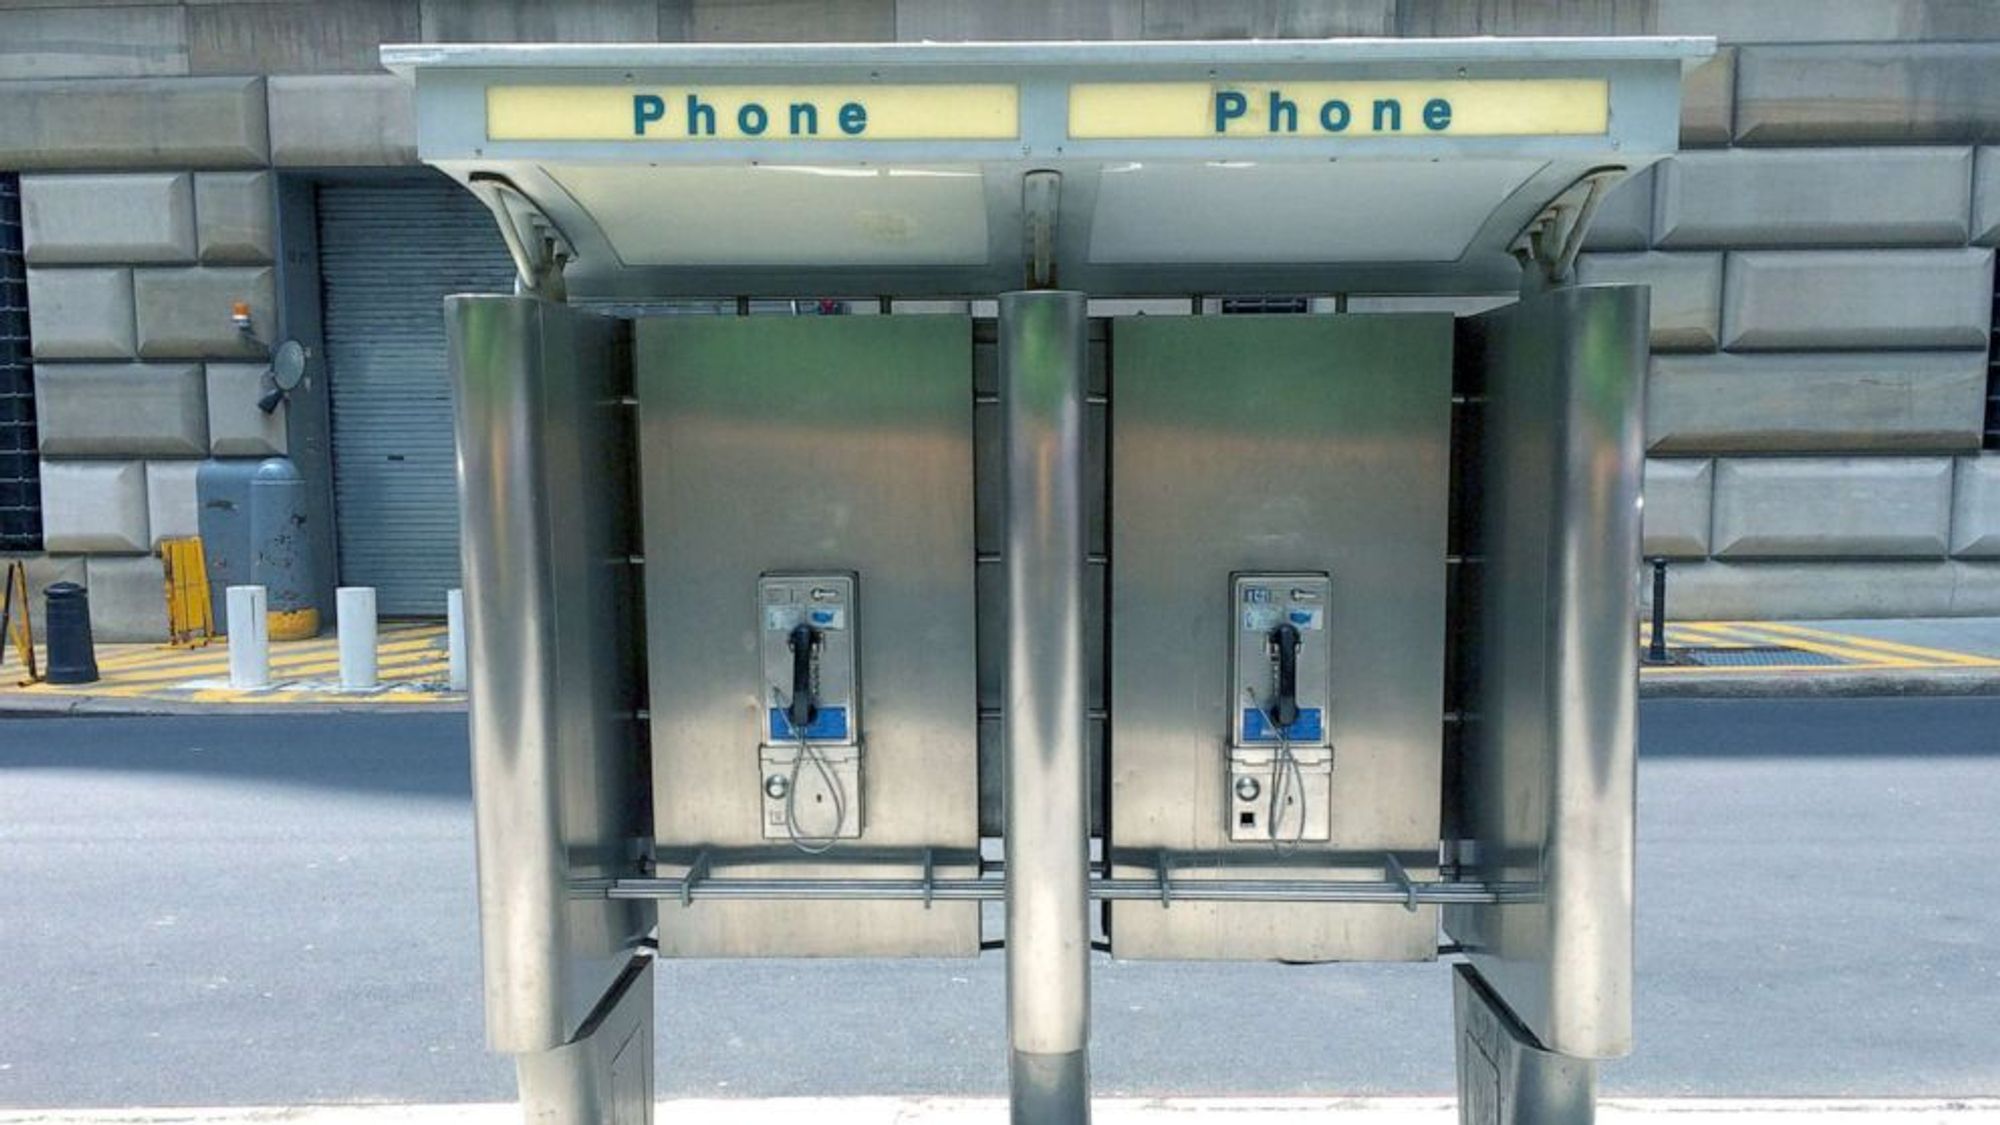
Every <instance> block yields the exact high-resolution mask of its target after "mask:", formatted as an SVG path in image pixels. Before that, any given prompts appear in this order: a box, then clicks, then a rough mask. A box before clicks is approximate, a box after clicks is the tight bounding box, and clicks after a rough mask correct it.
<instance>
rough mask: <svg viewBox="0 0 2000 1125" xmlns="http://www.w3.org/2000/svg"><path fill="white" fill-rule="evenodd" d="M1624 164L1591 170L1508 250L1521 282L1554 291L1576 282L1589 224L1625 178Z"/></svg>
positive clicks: (1558, 197) (1545, 209)
mask: <svg viewBox="0 0 2000 1125" xmlns="http://www.w3.org/2000/svg"><path fill="white" fill-rule="evenodd" d="M1625 172H1626V169H1625V167H1624V166H1623V165H1607V166H1605V167H1602V168H1592V169H1591V170H1590V171H1588V172H1585V173H1584V174H1583V175H1582V176H1581V177H1579V178H1578V179H1577V181H1576V182H1575V183H1573V184H1571V185H1570V186H1569V187H1567V188H1564V189H1563V191H1562V194H1560V195H1558V196H1556V197H1555V198H1554V199H1552V200H1550V201H1549V205H1548V206H1547V207H1544V208H1542V209H1541V211H1540V212H1539V213H1538V214H1536V215H1535V217H1534V219H1532V220H1531V221H1530V222H1529V223H1528V225H1527V226H1525V227H1522V228H1521V233H1519V234H1517V235H1515V236H1514V241H1513V242H1512V243H1510V244H1509V245H1508V247H1507V249H1508V250H1509V252H1511V253H1512V254H1513V255H1514V256H1515V257H1516V258H1517V259H1519V260H1520V262H1521V266H1522V269H1523V270H1524V271H1525V272H1526V275H1527V277H1526V278H1525V279H1524V281H1527V280H1532V282H1533V283H1534V284H1536V285H1538V286H1540V287H1544V288H1554V287H1556V286H1559V285H1568V284H1570V283H1571V282H1573V281H1574V280H1575V276H1574V275H1575V273H1576V256H1577V254H1578V253H1580V252H1581V251H1582V250H1583V240H1584V237H1585V236H1586V235H1588V234H1589V233H1590V221H1591V220H1592V219H1594V218H1596V217H1597V208H1598V206H1599V205H1600V204H1602V203H1603V202H1604V196H1605V193H1607V192H1609V191H1610V190H1611V188H1612V186H1613V185H1615V184H1617V182H1618V181H1619V179H1620V178H1621V177H1622V176H1624V174H1625Z"/></svg>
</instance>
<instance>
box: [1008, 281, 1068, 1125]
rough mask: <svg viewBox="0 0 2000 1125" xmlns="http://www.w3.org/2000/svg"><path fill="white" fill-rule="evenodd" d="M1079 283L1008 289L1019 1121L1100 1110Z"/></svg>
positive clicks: (1012, 870) (1012, 892)
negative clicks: (1094, 1096)
mask: <svg viewBox="0 0 2000 1125" xmlns="http://www.w3.org/2000/svg"><path fill="white" fill-rule="evenodd" d="M1086 340H1087V320H1086V316H1085V298H1084V295H1083V294H1081V293H1070V292H1063V291H1059V290H1041V291H1036V292H1022V293H1006V294H1002V295H1001V297H1000V402H1001V410H1002V411H1003V413H1004V417H1005V427H1006V429H1005V444H1006V450H1007V554H1006V568H1007V674H1006V690H1005V705H1004V708H1003V716H1002V723H1003V729H1004V732H1005V753H1006V778H1007V786H1006V794H1007V797H1006V842H1007V871H1008V873H1009V878H1008V880H1007V1028H1008V1038H1009V1043H1010V1045H1011V1047H1012V1062H1011V1066H1010V1068H1009V1073H1010V1077H1011V1083H1012V1090H1013V1119H1014V1121H1015V1122H1017V1123H1028V1122H1033V1123H1036V1125H1049V1123H1059V1125H1082V1123H1084V1122H1088V1121H1089V1120H1090V1067H1089V1054H1088V1042H1089V1035H1090V1026H1089V1025H1090V871H1089V865H1090V816H1089V807H1088V798H1089V790H1090V774H1089V762H1088V759H1087V757H1086V754H1085V747H1086V745H1087V737H1086V733H1085V725H1084V723H1085V716H1084V705H1085V697H1084V693H1085V679H1084V661H1083V581H1084V567H1085V560H1084V554H1085V550H1086V543H1085V540H1084V503H1083V397H1084V383H1085V381H1086V376H1087V372H1088V370H1089V361H1088V356H1087V354H1086V350H1087V345H1086Z"/></svg>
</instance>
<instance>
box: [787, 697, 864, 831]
mask: <svg viewBox="0 0 2000 1125" xmlns="http://www.w3.org/2000/svg"><path fill="white" fill-rule="evenodd" d="M782 695H783V693H782V692H781V691H780V690H779V688H778V686H777V685H776V684H772V685H771V698H772V699H773V700H776V701H777V705H778V707H779V708H780V709H781V710H783V711H784V712H785V713H786V715H787V718H786V720H785V725H786V726H788V727H790V728H791V731H792V740H793V741H794V742H796V743H798V746H799V750H798V753H797V754H794V755H793V756H792V771H791V775H790V776H789V777H787V778H786V779H785V835H787V836H789V837H790V838H791V842H792V846H793V847H794V848H797V849H798V850H799V851H802V852H804V853H805V854H807V855H824V854H825V853H826V852H828V851H830V850H832V848H833V846H834V845H835V844H837V843H839V842H840V830H841V829H843V828H845V827H846V826H847V790H846V788H845V787H843V786H842V785H841V784H840V778H839V776H838V775H836V774H835V773H834V772H833V763H831V762H829V761H827V760H826V753H825V752H824V751H822V750H821V749H820V748H819V747H817V746H814V745H813V744H812V742H811V740H809V739H808V738H806V732H805V728H803V727H801V726H799V725H798V724H796V723H793V722H792V721H791V719H790V717H789V716H790V704H791V701H790V700H787V699H783V698H782ZM807 758H811V759H812V764H813V770H814V771H815V772H817V773H818V774H819V776H820V780H821V781H823V782H825V783H826V787H827V790H828V791H829V792H831V793H832V794H833V831H832V832H831V833H829V834H827V835H825V836H808V835H806V834H805V833H804V832H802V831H800V829H799V815H798V809H799V771H800V769H801V767H803V766H804V765H805V762H806V759H807Z"/></svg>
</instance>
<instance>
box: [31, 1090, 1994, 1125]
mask: <svg viewBox="0 0 2000 1125" xmlns="http://www.w3.org/2000/svg"><path fill="white" fill-rule="evenodd" d="M1091 1116H1092V1120H1094V1121H1096V1122H1097V1123H1098V1125H1168V1123H1174V1125H1185V1123H1188V1122H1198V1123H1200V1125H1294V1123H1300V1125H1303V1123H1304V1122H1311V1121H1338V1122H1342V1123H1343V1125H1455V1123H1456V1122H1457V1121H1458V1109H1457V1103H1456V1102H1455V1101H1454V1100H1453V1099H1451V1098H1096V1099H1093V1100H1092V1102H1091ZM1597 1119H1598V1120H1599V1121H1602V1122H1607V1123H1611V1125H1617V1123H1637V1125H1650V1123H1658V1125H1669V1123H1670V1125H1804V1123H1805V1122H1808V1121H1829V1120H1831V1121H1836V1122H1839V1123H1840V1125H2000V1099H1995V1098H1964V1099H1935V1098H1909V1099H1902V1098H1866V1099H1863V1098H1837V1099H1820V1098H1606V1099H1604V1100H1602V1101H1601V1102H1600V1103H1599V1105H1598V1117H1597ZM520 1120H521V1110H520V1107H519V1106H516V1105H512V1104H483V1105H357V1106H299V1107H279V1106H255V1107H248V1106H246V1107H229V1108H218V1109H203V1108H158V1109H144V1108H141V1109H101V1110H16V1111H5V1110H0V1125H387V1123H389V1122H397V1123H399V1125H515V1123H516V1122H519V1121H520ZM654 1120H656V1121H663V1122H665V1121H672V1122H688V1123H691V1125H709V1123H716V1125H721V1123H725V1122H726V1123H728V1125H779V1123H781V1122H782V1123H786V1125H789V1123H792V1122H799V1121H810V1122H814V1123H815V1125H1001V1123H1003V1122H1005V1121H1006V1120H1007V1103H1005V1102H1004V1101H1001V1100H999V1099H997V1098H951V1097H859V1098H740V1099H731V1098H689V1099H677V1100H672V1101H663V1102H660V1103H659V1104H658V1105H657V1106H656V1107H655V1114H654Z"/></svg>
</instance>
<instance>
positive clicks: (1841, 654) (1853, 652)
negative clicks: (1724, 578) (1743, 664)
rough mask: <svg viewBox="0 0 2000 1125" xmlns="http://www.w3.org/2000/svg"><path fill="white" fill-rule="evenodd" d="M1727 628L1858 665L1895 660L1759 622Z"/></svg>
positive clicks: (1783, 646)
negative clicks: (1790, 633) (1793, 634)
mask: <svg viewBox="0 0 2000 1125" xmlns="http://www.w3.org/2000/svg"><path fill="white" fill-rule="evenodd" d="M1725 627H1726V628H1728V629H1729V630H1730V631H1732V632H1734V633H1737V634H1739V635H1742V636H1752V637H1758V638H1760V639H1761V640H1763V642H1764V643H1765V644H1770V645H1777V646H1779V647H1782V648H1793V649H1797V650H1799V651H1800V652H1812V653H1818V654H1819V655H1821V656H1831V657H1834V658H1836V659H1839V660H1845V661H1849V662H1850V663H1851V664H1856V665H1869V666H1889V665H1890V664H1891V662H1892V660H1893V658H1892V657H1889V656H1888V655H1887V654H1884V653H1880V652H1870V651H1868V650H1867V649H1862V648H1855V647H1853V646H1851V645H1840V644H1832V643H1829V642H1826V641H1816V640H1808V639H1806V638H1803V637H1787V636H1783V635H1780V634H1777V633H1773V632H1771V631H1769V630H1767V629H1765V628H1764V627H1763V625H1762V624H1761V623H1759V622H1752V621H1731V622H1728V623H1727V624H1726V626H1725ZM1895 666H1899V667H1914V666H1917V665H1914V664H1902V665H1895Z"/></svg>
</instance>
